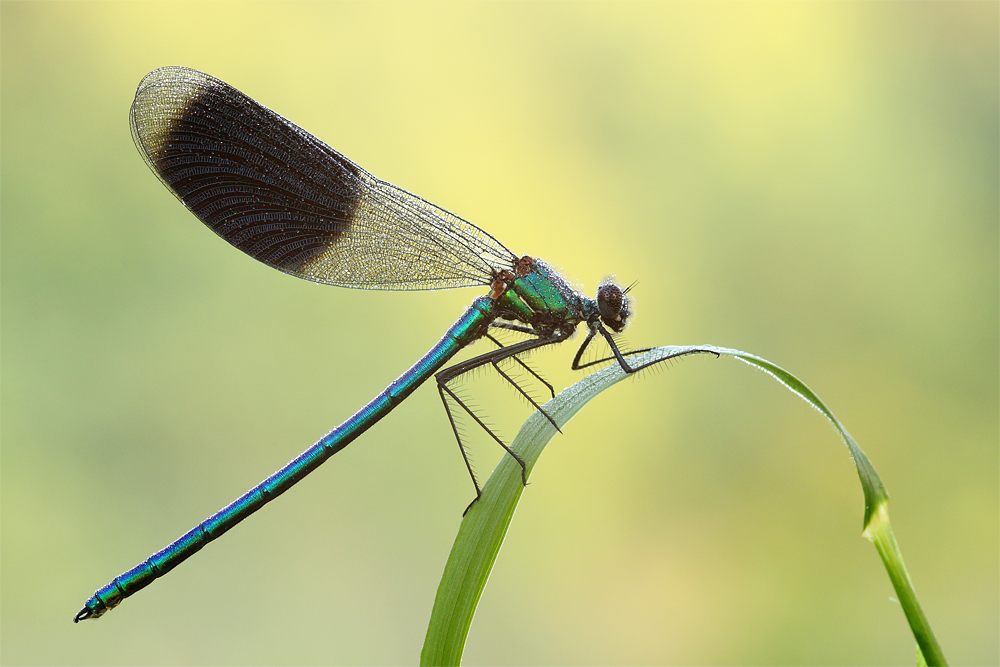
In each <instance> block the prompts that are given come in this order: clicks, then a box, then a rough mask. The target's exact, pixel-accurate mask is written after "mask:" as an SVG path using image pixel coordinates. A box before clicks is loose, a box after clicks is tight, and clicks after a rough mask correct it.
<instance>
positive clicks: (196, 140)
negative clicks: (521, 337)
mask: <svg viewBox="0 0 1000 667" xmlns="http://www.w3.org/2000/svg"><path fill="white" fill-rule="evenodd" d="M130 121H131V126H132V136H133V137H134V139H135V143H136V146H138V147H139V151H140V152H141V153H142V156H143V158H144V159H145V160H146V163H147V164H148V165H149V167H150V168H151V169H152V170H153V172H154V173H155V174H156V175H157V177H159V179H160V180H161V181H162V182H163V184H164V185H166V186H167V187H168V188H169V189H170V190H171V191H172V192H173V193H174V194H175V195H176V196H177V198H178V199H180V200H181V202H182V203H183V204H184V205H185V206H186V207H187V208H188V209H190V210H191V212H192V213H194V214H195V215H196V216H198V218H199V219H200V220H201V221H202V222H204V223H205V224H206V225H208V227H209V228H211V229H212V231H214V232H215V233H216V234H218V235H219V236H221V237H222V238H224V239H225V240H226V241H228V242H229V243H230V244H232V245H233V246H235V247H237V248H239V249H240V250H242V251H243V252H245V253H246V254H248V255H250V256H251V257H253V258H255V259H257V260H260V261H261V262H263V263H265V264H267V265H268V266H271V267H274V268H276V269H278V270H279V271H283V272H285V273H288V274H291V275H294V276H298V277H300V278H304V279H306V280H311V281H314V282H318V283H327V284H330V285H340V286H342V287H357V288H364V289H398V290H411V289H439V288H445V287H467V286H472V285H489V284H490V283H491V281H492V277H493V272H494V271H500V270H503V269H509V268H510V267H511V263H512V262H513V261H514V259H515V257H514V255H513V254H512V253H511V252H510V251H509V250H507V249H506V248H505V247H504V246H503V245H501V244H500V242H499V241H497V240H496V239H494V238H493V237H492V236H490V235H489V234H487V233H486V232H484V231H483V230H481V229H479V228H478V227H476V226H475V225H473V224H472V223H470V222H467V221H465V220H463V219H462V218H459V217H458V216H456V215H453V214H451V213H449V212H448V211H445V210H444V209H442V208H439V207H437V206H435V205H434V204H432V203H430V202H428V201H426V200H424V199H421V198H420V197H417V196H416V195H413V194H411V193H409V192H407V191H405V190H403V189H401V188H397V187H396V186H394V185H392V184H390V183H387V182H385V181H382V180H379V179H377V178H375V177H374V176H372V175H371V174H369V173H368V172H367V171H365V170H364V169H362V168H361V167H359V166H358V165H356V164H354V163H353V162H351V161H350V160H349V159H347V158H346V157H344V156H343V155H341V154H340V153H338V152H337V151H335V150H334V149H332V148H330V147H329V146H327V145H326V144H325V143H323V142H322V141H320V140H319V139H317V138H316V137H314V136H312V135H311V134H309V133H308V132H306V131H305V130H303V129H302V128H300V127H299V126H297V125H295V124H294V123H292V122H290V121H289V120H287V119H285V118H283V117H282V116H280V115H278V114H277V113H275V112H273V111H271V110H270V109H268V108H267V107H265V106H263V105H261V104H259V103H257V102H255V101H254V100H252V99H250V98H249V97H247V96H246V95H244V94H243V93H241V92H240V91H238V90H236V89H235V88H233V87H232V86H230V85H228V84H226V83H224V82H223V81H220V80H218V79H216V78H214V77H211V76H209V75H207V74H203V73H201V72H197V71H195V70H191V69H187V68H183V67H166V68H163V69H158V70H156V71H154V72H152V73H150V74H149V75H147V76H146V78H144V79H143V80H142V82H141V83H140V84H139V88H138V90H137V91H136V96H135V102H133V104H132V111H131V114H130Z"/></svg>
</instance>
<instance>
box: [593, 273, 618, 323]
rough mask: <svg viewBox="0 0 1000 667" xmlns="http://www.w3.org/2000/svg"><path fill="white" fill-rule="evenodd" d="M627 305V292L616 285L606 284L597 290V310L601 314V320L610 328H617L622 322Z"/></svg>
mask: <svg viewBox="0 0 1000 667" xmlns="http://www.w3.org/2000/svg"><path fill="white" fill-rule="evenodd" d="M624 305H625V292H623V291H622V288H621V287H619V286H618V285H615V284H614V283H604V284H603V285H601V286H600V287H598V288H597V309H598V311H599V312H600V313H601V319H602V320H604V322H605V323H606V324H607V325H608V326H610V327H613V328H614V327H615V326H616V324H617V323H619V322H621V321H622V319H623V318H622V307H623V306H624Z"/></svg>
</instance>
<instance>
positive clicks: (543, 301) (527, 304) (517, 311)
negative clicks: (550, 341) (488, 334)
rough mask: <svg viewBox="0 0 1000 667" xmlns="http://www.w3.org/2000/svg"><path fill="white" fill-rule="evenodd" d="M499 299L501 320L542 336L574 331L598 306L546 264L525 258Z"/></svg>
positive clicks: (518, 264)
mask: <svg viewBox="0 0 1000 667" xmlns="http://www.w3.org/2000/svg"><path fill="white" fill-rule="evenodd" d="M514 268H515V271H516V273H515V274H514V277H513V279H512V280H510V282H509V283H508V284H507V289H506V290H505V291H504V293H503V294H502V295H501V296H500V298H499V299H498V305H499V310H500V313H499V317H500V318H502V319H506V320H514V321H518V322H523V323H525V324H527V325H528V326H530V327H532V328H533V329H535V330H536V331H538V332H539V333H542V334H543V335H549V334H551V333H552V332H554V331H558V330H565V329H572V328H575V327H576V325H577V324H579V323H580V322H583V321H585V320H588V319H590V317H591V316H592V315H594V314H595V313H596V308H597V306H596V304H595V303H594V301H593V299H588V298H587V297H585V296H583V295H582V294H580V293H579V292H577V291H576V290H574V289H573V288H572V287H570V285H569V283H567V282H566V280H565V279H564V278H563V277H562V276H560V275H559V274H558V273H556V272H555V271H554V270H553V269H552V267H550V266H549V265H548V264H546V263H545V262H542V261H540V260H537V259H533V258H530V257H522V258H521V259H520V260H519V261H518V262H517V264H516V266H515V267H514Z"/></svg>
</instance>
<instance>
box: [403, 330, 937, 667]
mask: <svg viewBox="0 0 1000 667" xmlns="http://www.w3.org/2000/svg"><path fill="white" fill-rule="evenodd" d="M699 353H701V354H704V353H709V354H716V355H727V356H733V357H736V358H737V359H739V360H741V361H743V362H745V363H747V364H750V365H752V366H754V367H756V368H759V369H760V370H763V371H765V372H766V373H768V374H769V375H771V376H772V377H774V378H775V379H777V380H778V381H779V382H781V383H782V384H784V385H785V386H786V387H788V388H789V389H791V390H792V391H793V392H794V393H796V394H798V395H799V396H801V397H802V398H803V399H805V400H806V401H807V402H808V403H809V404H810V405H812V406H813V407H815V408H816V409H817V410H819V411H820V412H821V413H822V414H823V415H824V416H825V417H826V418H827V419H828V420H830V422H831V423H832V424H833V425H834V427H835V428H836V429H837V431H838V432H839V433H840V435H841V437H842V438H843V439H844V442H846V443H847V447H848V449H849V450H850V453H851V457H852V459H853V460H854V465H855V467H856V468H857V471H858V478H859V479H860V480H861V486H862V489H863V491H864V497H865V517H864V525H865V531H864V535H865V537H866V538H868V539H869V540H871V541H872V542H873V543H874V544H875V547H876V549H877V550H878V552H879V554H880V555H881V556H882V560H883V562H884V563H885V566H886V570H887V571H888V572H889V577H890V579H891V580H892V583H893V586H894V587H895V588H896V593H897V595H898V596H899V600H900V603H901V605H902V607H903V610H904V612H905V614H906V617H907V620H908V621H909V622H910V627H911V629H912V630H913V634H914V637H916V639H917V644H918V646H919V650H920V652H921V653H922V655H923V656H924V658H925V659H926V660H927V664H928V665H944V664H946V663H945V660H944V655H943V654H942V653H941V649H940V647H939V646H938V644H937V640H936V639H935V638H934V634H933V633H932V632H931V629H930V625H929V624H928V623H927V619H926V618H925V616H924V614H923V611H922V609H921V608H920V604H919V602H918V601H917V597H916V594H915V593H914V592H913V586H912V583H911V582H910V577H909V574H908V573H907V572H906V567H905V565H903V559H902V556H901V554H900V552H899V547H898V545H897V544H896V541H895V537H893V534H892V528H891V526H890V525H889V519H888V502H889V495H888V493H887V492H886V490H885V486H884V485H883V484H882V480H881V479H880V478H879V476H878V473H877V472H875V468H874V467H873V466H872V464H871V462H870V461H869V460H868V457H867V456H865V453H864V452H863V451H861V448H860V447H858V445H857V443H856V442H855V441H854V439H853V438H852V437H851V435H850V434H849V433H848V432H847V430H846V429H845V428H844V427H843V426H842V425H841V424H840V422H839V421H838V420H837V418H836V417H834V415H833V413H832V412H830V410H829V409H828V408H827V407H826V405H824V404H823V402H822V401H821V400H820V399H819V397H818V396H816V394H814V393H813V392H812V390H811V389H809V387H807V386H806V385H805V384H804V383H803V382H801V381H800V380H799V379H798V378H796V377H795V376H793V375H792V374H791V373H789V372H788V371H785V370H784V369H782V368H780V367H779V366H776V365H774V364H772V363H771V362H769V361H767V360H766V359H762V358H760V357H757V356H755V355H752V354H747V353H746V352H741V351H739V350H733V349H729V348H720V347H714V346H710V345H701V346H683V347H681V346H670V347H661V348H656V349H654V350H651V351H649V352H647V353H645V354H642V355H637V356H635V357H633V358H631V360H633V361H634V362H635V363H636V364H637V365H638V364H642V363H645V362H647V361H651V360H654V359H659V360H666V359H671V358H677V357H681V356H685V355H689V354H699ZM626 377H627V375H626V374H625V372H624V371H622V369H621V368H620V367H619V366H618V365H617V364H612V365H609V366H607V367H605V368H603V369H602V370H600V371H598V372H596V373H594V374H592V375H589V376H587V377H586V378H584V379H582V380H580V381H579V382H577V383H576V384H574V385H572V386H570V387H568V388H567V389H565V390H564V391H562V392H560V393H559V395H558V396H556V397H555V398H554V399H552V400H551V401H549V402H548V403H546V404H545V405H544V406H543V407H544V409H545V411H546V412H547V413H548V414H549V416H551V417H552V418H553V420H554V421H555V422H556V423H557V424H559V426H560V428H561V427H562V426H563V425H565V424H566V423H567V422H569V420H570V419H572V418H573V416H574V415H575V414H576V413H577V412H579V411H580V409H581V408H582V407H583V406H584V405H586V404H587V403H588V402H589V401H590V399H592V398H594V397H595V396H597V394H599V393H601V392H602V391H604V390H605V389H607V388H608V387H611V386H612V385H614V384H616V383H618V382H620V381H621V380H623V379H624V378H626ZM555 433H556V430H555V429H554V428H553V427H552V424H550V423H549V421H548V420H547V419H545V417H544V416H542V415H541V414H540V413H538V412H536V413H535V414H533V415H531V417H529V418H528V420H527V421H526V422H525V423H524V425H523V426H522V427H521V430H520V432H519V433H518V435H517V437H516V438H515V439H514V442H513V443H511V449H513V450H514V451H515V452H517V454H518V455H519V456H520V457H521V458H522V459H523V460H524V462H525V464H526V466H527V472H528V475H529V476H530V474H531V470H532V468H533V467H534V465H535V462H536V461H537V460H538V457H539V455H540V454H541V453H542V450H543V449H545V445H546V444H548V441H549V440H551V439H552V436H553V435H555ZM523 490H524V487H523V485H522V484H521V474H520V467H519V466H518V465H517V463H516V462H515V461H514V460H513V458H511V457H509V456H504V457H503V458H502V459H501V461H500V463H499V464H498V465H497V467H496V469H495V470H494V471H493V474H492V475H491V476H490V478H489V480H487V482H486V484H484V485H483V495H482V497H481V498H480V499H479V501H478V502H477V503H476V504H475V505H473V507H472V508H471V509H470V510H469V512H468V513H467V514H466V516H465V518H464V519H463V521H462V524H461V526H460V528H459V531H458V536H457V537H456V538H455V543H454V545H453V546H452V551H451V555H450V556H449V558H448V562H447V564H446V565H445V571H444V575H443V576H442V578H441V583H440V584H439V586H438V592H437V596H436V597H435V600H434V608H433V610H432V611H431V619H430V623H429V625H428V627H427V636H426V637H425V639H424V647H423V650H422V651H421V654H420V663H421V664H422V665H458V664H460V663H461V660H462V653H463V651H464V649H465V640H466V637H467V636H468V632H469V627H470V626H471V624H472V618H473V616H474V614H475V611H476V606H477V605H478V603H479V599H480V597H481V596H482V592H483V589H484V588H485V587H486V581H487V579H488V578H489V574H490V571H491V570H492V568H493V563H494V562H496V557H497V554H499V552H500V547H501V545H502V544H503V540H504V537H505V536H506V534H507V527H508V526H509V525H510V521H511V519H512V518H513V516H514V510H515V508H516V507H517V501H518V499H519V498H520V497H521V493H522V491H523Z"/></svg>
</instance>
